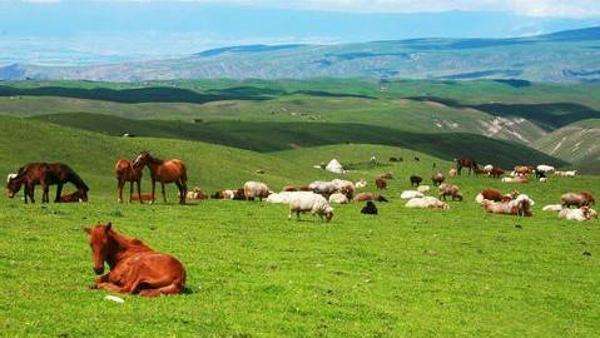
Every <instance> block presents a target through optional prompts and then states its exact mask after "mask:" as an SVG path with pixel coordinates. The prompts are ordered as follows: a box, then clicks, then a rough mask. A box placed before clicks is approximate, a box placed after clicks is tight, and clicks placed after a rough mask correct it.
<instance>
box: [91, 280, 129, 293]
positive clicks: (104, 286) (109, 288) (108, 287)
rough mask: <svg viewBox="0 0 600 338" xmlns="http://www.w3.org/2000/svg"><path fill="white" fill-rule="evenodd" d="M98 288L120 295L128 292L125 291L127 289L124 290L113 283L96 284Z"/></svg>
mask: <svg viewBox="0 0 600 338" xmlns="http://www.w3.org/2000/svg"><path fill="white" fill-rule="evenodd" d="M96 288H97V289H104V290H106V291H112V292H119V293H125V292H127V290H125V288H122V287H120V286H118V285H117V284H113V283H111V282H106V283H98V284H96Z"/></svg>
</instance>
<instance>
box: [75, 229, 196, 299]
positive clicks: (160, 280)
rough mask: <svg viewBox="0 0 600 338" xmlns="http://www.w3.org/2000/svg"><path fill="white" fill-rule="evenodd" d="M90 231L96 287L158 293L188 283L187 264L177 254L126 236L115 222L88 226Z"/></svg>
mask: <svg viewBox="0 0 600 338" xmlns="http://www.w3.org/2000/svg"><path fill="white" fill-rule="evenodd" d="M85 232H87V233H88V235H89V240H90V246H91V248H92V257H93V261H94V272H95V273H96V274H97V275H102V274H103V273H104V262H106V263H108V266H109V267H110V271H109V272H108V273H107V274H105V275H102V276H99V277H97V278H96V279H95V281H94V285H93V286H92V288H93V289H105V290H108V291H115V292H121V293H131V294H139V295H140V296H146V297H155V296H160V295H173V294H178V293H181V292H182V291H183V289H184V287H185V277H186V274H185V268H184V267H183V264H181V262H180V261H179V260H177V258H175V257H173V256H171V255H167V254H163V253H159V252H156V251H154V250H152V249H151V248H150V247H149V246H147V245H146V244H144V243H143V242H142V241H140V240H139V239H137V238H129V237H127V236H124V235H122V234H120V233H118V232H117V231H115V230H114V229H113V228H112V224H111V223H108V224H106V225H103V224H98V225H96V226H94V227H93V228H91V229H90V228H87V229H85Z"/></svg>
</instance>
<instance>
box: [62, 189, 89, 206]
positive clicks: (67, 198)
mask: <svg viewBox="0 0 600 338" xmlns="http://www.w3.org/2000/svg"><path fill="white" fill-rule="evenodd" d="M86 201H87V197H86V196H83V195H82V194H81V192H80V191H75V192H72V193H70V194H66V195H62V196H61V197H60V201H59V203H81V202H86Z"/></svg>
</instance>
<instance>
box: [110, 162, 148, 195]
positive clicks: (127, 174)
mask: <svg viewBox="0 0 600 338" xmlns="http://www.w3.org/2000/svg"><path fill="white" fill-rule="evenodd" d="M143 171H144V166H143V165H139V166H135V165H133V164H131V162H129V161H128V160H125V159H120V160H118V161H117V164H115V176H116V177H117V193H118V197H117V201H119V203H123V186H124V185H125V183H126V182H129V203H131V200H132V197H133V183H137V194H138V200H139V201H140V203H144V201H143V199H142V192H141V187H140V186H141V185H142V174H143Z"/></svg>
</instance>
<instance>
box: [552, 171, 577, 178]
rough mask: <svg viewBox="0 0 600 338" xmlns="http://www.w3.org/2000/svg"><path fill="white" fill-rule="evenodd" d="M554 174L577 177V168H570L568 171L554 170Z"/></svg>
mask: <svg viewBox="0 0 600 338" xmlns="http://www.w3.org/2000/svg"><path fill="white" fill-rule="evenodd" d="M554 175H555V176H561V177H575V176H576V175H577V170H568V171H559V170H556V171H555V172H554Z"/></svg>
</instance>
